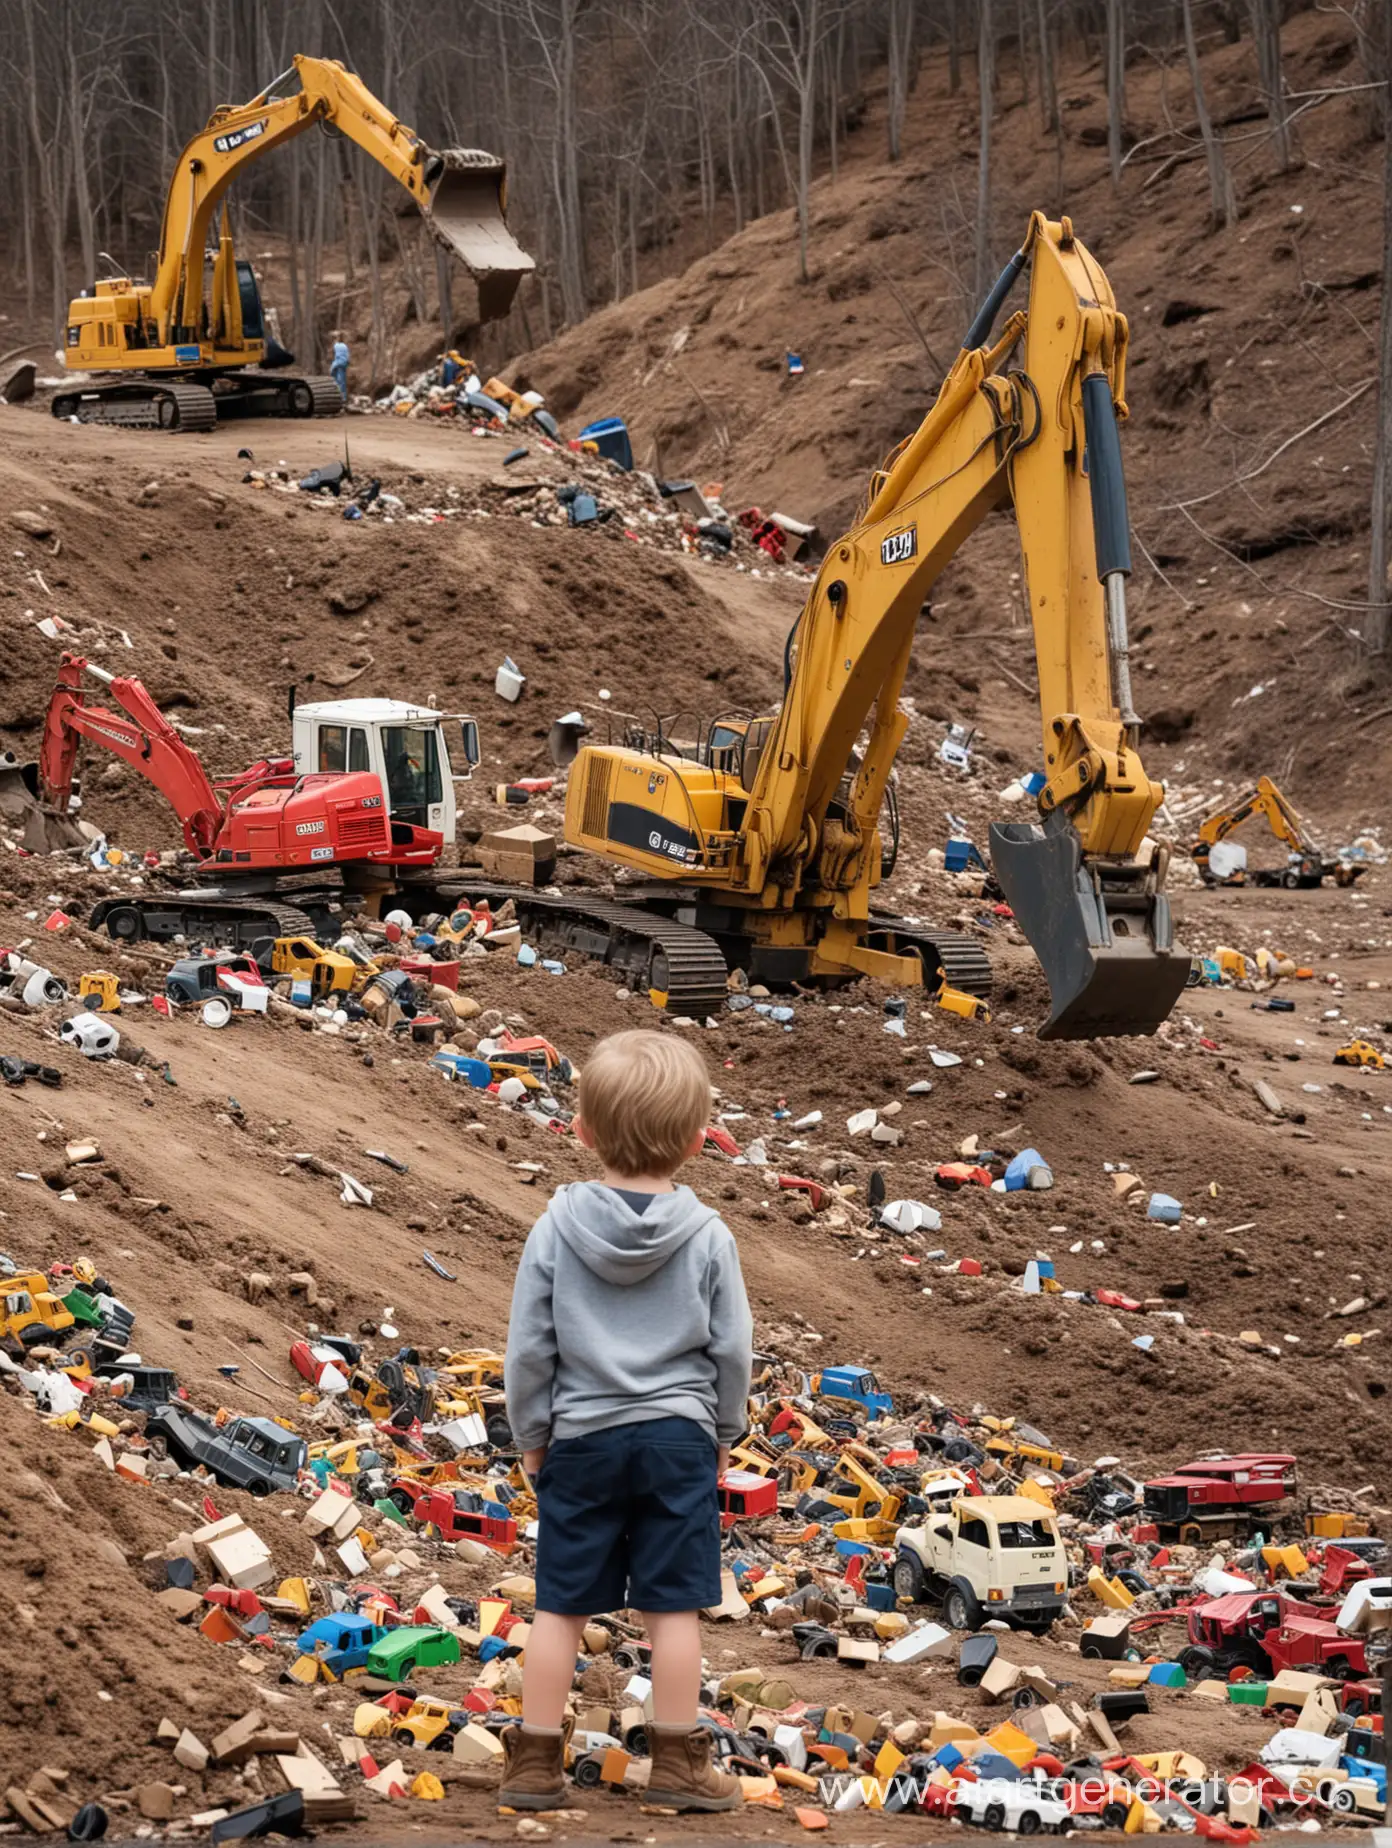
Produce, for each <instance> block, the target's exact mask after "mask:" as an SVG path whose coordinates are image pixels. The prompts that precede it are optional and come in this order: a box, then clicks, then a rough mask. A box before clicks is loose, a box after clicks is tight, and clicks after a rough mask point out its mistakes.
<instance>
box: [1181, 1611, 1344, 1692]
mask: <svg viewBox="0 0 1392 1848" xmlns="http://www.w3.org/2000/svg"><path fill="white" fill-rule="evenodd" d="M1325 1608H1327V1607H1325ZM1188 1624H1189V1647H1188V1648H1186V1649H1185V1650H1184V1651H1183V1652H1182V1654H1181V1655H1180V1657H1179V1663H1180V1667H1181V1668H1183V1670H1184V1672H1185V1674H1186V1675H1192V1676H1198V1677H1202V1676H1206V1675H1213V1674H1227V1673H1228V1672H1229V1671H1230V1670H1231V1669H1233V1668H1250V1669H1252V1670H1253V1672H1254V1673H1256V1674H1258V1675H1268V1674H1271V1673H1279V1672H1280V1670H1281V1669H1283V1668H1299V1669H1312V1670H1314V1671H1315V1672H1316V1673H1317V1674H1323V1675H1329V1676H1332V1677H1333V1678H1334V1679H1335V1680H1338V1681H1347V1680H1349V1679H1351V1678H1352V1677H1353V1676H1355V1675H1366V1674H1367V1672H1368V1657H1367V1651H1366V1647H1365V1645H1364V1642H1363V1639H1362V1638H1361V1637H1358V1636H1346V1635H1345V1634H1344V1633H1343V1631H1342V1630H1340V1629H1339V1627H1338V1625H1337V1624H1334V1623H1331V1622H1330V1621H1329V1619H1328V1618H1327V1617H1326V1616H1325V1615H1324V1608H1322V1607H1321V1606H1319V1605H1315V1604H1302V1603H1301V1602H1300V1601H1299V1600H1298V1599H1296V1598H1286V1597H1282V1596H1280V1595H1279V1594H1278V1593H1276V1592H1267V1591H1250V1592H1249V1591H1230V1592H1226V1593H1225V1594H1224V1595H1223V1596H1222V1597H1221V1598H1210V1599H1208V1600H1207V1601H1206V1602H1204V1603H1202V1604H1196V1605H1194V1606H1193V1608H1192V1609H1191V1610H1190V1611H1189V1615H1188Z"/></svg>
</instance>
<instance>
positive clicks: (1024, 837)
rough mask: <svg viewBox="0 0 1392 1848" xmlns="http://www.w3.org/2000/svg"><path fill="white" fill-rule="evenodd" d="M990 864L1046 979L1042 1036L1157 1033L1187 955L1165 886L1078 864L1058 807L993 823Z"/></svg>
mask: <svg viewBox="0 0 1392 1848" xmlns="http://www.w3.org/2000/svg"><path fill="white" fill-rule="evenodd" d="M991 865H992V867H993V869H994V871H995V875H996V878H997V880H999V882H1000V887H1001V890H1002V891H1003V892H1004V893H1005V897H1006V902H1007V903H1008V904H1009V906H1010V908H1011V910H1012V911H1013V912H1014V913H1015V918H1016V921H1017V923H1018V924H1019V925H1020V928H1021V929H1022V930H1023V931H1024V933H1025V935H1026V937H1027V938H1028V939H1029V942H1030V946H1031V948H1032V949H1033V951H1034V953H1035V955H1036V956H1037V957H1038V958H1039V964H1040V967H1041V968H1042V969H1043V971H1044V975H1045V979H1046V980H1047V982H1048V984H1049V998H1050V1002H1051V1004H1052V1012H1051V1013H1050V1015H1049V1018H1048V1020H1047V1021H1046V1022H1045V1024H1044V1025H1043V1026H1042V1027H1041V1028H1040V1029H1039V1037H1040V1038H1041V1039H1105V1038H1107V1037H1108V1036H1110V1035H1118V1036H1122V1035H1130V1034H1140V1033H1154V1031H1155V1029H1156V1028H1157V1027H1158V1026H1159V1025H1160V1024H1161V1022H1162V1021H1164V1020H1166V1019H1168V1017H1169V1013H1170V1010H1171V1008H1172V1007H1173V1006H1174V1004H1175V1002H1176V1001H1177V1000H1178V999H1179V997H1180V995H1181V994H1182V993H1183V992H1184V984H1185V981H1186V979H1187V977H1188V974H1189V957H1188V955H1187V953H1186V952H1185V951H1184V950H1183V949H1181V948H1180V946H1179V945H1178V944H1177V943H1176V942H1175V940H1174V932H1173V928H1172V926H1171V922H1170V904H1169V900H1168V899H1167V898H1166V897H1165V895H1164V893H1163V892H1156V891H1154V890H1152V889H1150V887H1149V886H1148V885H1147V883H1146V882H1145V879H1144V876H1143V875H1137V874H1136V873H1135V872H1133V871H1132V870H1131V869H1129V868H1115V869H1114V868H1112V867H1110V866H1102V865H1099V864H1092V865H1088V866H1084V864H1083V854H1082V846H1081V843H1080V842H1079V840H1078V836H1077V834H1076V833H1075V832H1074V830H1073V828H1072V827H1071V825H1070V824H1069V823H1068V822H1067V821H1066V820H1065V818H1064V817H1063V816H1061V815H1060V816H1058V817H1057V820H1054V819H1053V818H1051V821H1050V823H1048V824H1042V825H1041V824H1040V823H1039V822H1032V821H1026V822H994V823H992V826H991Z"/></svg>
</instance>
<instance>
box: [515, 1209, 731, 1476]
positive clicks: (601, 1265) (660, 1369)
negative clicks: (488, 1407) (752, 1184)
mask: <svg viewBox="0 0 1392 1848" xmlns="http://www.w3.org/2000/svg"><path fill="white" fill-rule="evenodd" d="M753 1346H754V1324H753V1320H752V1318H751V1316H750V1313H749V1303H748V1301H747V1299H746V1297H745V1294H744V1279H743V1277H742V1276H741V1275H740V1265H739V1252H738V1251H737V1250H736V1248H735V1241H734V1237H733V1235H732V1234H731V1232H730V1229H729V1227H728V1226H727V1225H726V1224H725V1223H724V1221H723V1220H722V1219H721V1217H720V1215H719V1213H717V1212H716V1211H715V1209H714V1208H713V1207H709V1206H705V1205H703V1204H702V1203H701V1201H700V1200H698V1199H697V1198H696V1195H695V1194H694V1193H693V1192H692V1191H691V1189H690V1188H689V1187H678V1188H677V1189H676V1190H675V1192H673V1193H670V1194H653V1195H652V1196H651V1198H650V1199H649V1201H648V1204H647V1207H646V1209H645V1210H644V1211H643V1212H641V1213H640V1212H637V1211H635V1210H634V1208H633V1207H632V1206H630V1205H629V1203H628V1202H627V1201H626V1200H625V1199H623V1198H622V1197H621V1195H619V1194H618V1193H616V1192H615V1190H614V1189H613V1188H612V1187H606V1186H604V1185H603V1184H602V1183H601V1182H599V1181H581V1182H578V1183H575V1184H574V1185H571V1186H568V1187H559V1188H557V1190H556V1194H555V1197H554V1198H553V1199H552V1201H551V1204H550V1205H549V1206H548V1207H547V1209H546V1211H545V1212H544V1213H543V1214H542V1216H541V1218H540V1219H539V1220H538V1221H537V1222H536V1224H535V1225H534V1226H533V1227H532V1230H531V1232H530V1234H529V1235H528V1238H527V1244H526V1247H525V1249H524V1250H523V1253H522V1262H521V1264H520V1265H519V1266H518V1271H517V1281H516V1283H515V1284H514V1286H513V1292H512V1315H511V1319H510V1321H509V1324H508V1341H507V1368H506V1375H505V1378H506V1384H507V1407H508V1419H509V1421H510V1423H511V1425H512V1432H513V1437H514V1438H515V1440H516V1442H517V1443H518V1445H519V1446H520V1447H521V1448H522V1449H524V1450H535V1449H540V1448H541V1446H542V1445H544V1444H549V1443H554V1442H559V1441H560V1440H561V1439H563V1438H567V1437H583V1436H584V1435H585V1433H586V1432H588V1431H603V1430H606V1429H608V1428H609V1427H610V1426H612V1425H622V1424H640V1423H642V1422H643V1421H644V1420H645V1419H650V1418H690V1419H693V1420H694V1421H695V1422H696V1423H697V1424H700V1425H703V1426H704V1427H705V1429H706V1430H707V1431H709V1432H710V1434H711V1437H712V1438H713V1439H715V1440H717V1441H718V1442H720V1443H722V1444H732V1443H734V1442H736V1440H737V1439H738V1438H740V1437H741V1436H743V1434H744V1430H745V1424H746V1400H747V1399H748V1397H749V1373H750V1364H751V1359H752V1354H753Z"/></svg>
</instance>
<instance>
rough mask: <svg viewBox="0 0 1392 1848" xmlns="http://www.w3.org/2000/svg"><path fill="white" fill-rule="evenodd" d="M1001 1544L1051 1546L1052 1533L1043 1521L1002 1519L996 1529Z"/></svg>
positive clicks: (1052, 1540)
mask: <svg viewBox="0 0 1392 1848" xmlns="http://www.w3.org/2000/svg"><path fill="white" fill-rule="evenodd" d="M996 1531H997V1532H998V1533H999V1534H1000V1543H1001V1545H1002V1546H1015V1547H1026V1546H1030V1547H1041V1546H1052V1545H1053V1544H1054V1535H1053V1532H1052V1530H1051V1529H1050V1528H1049V1526H1048V1525H1047V1524H1046V1523H1045V1522H1044V1521H1002V1522H1001V1523H1000V1526H999V1527H998V1528H997V1530H996Z"/></svg>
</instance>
